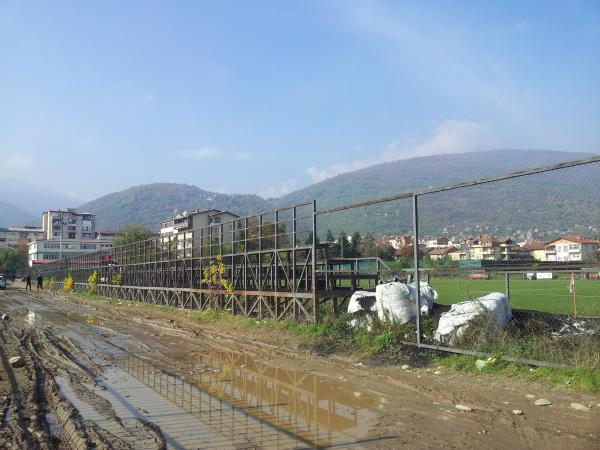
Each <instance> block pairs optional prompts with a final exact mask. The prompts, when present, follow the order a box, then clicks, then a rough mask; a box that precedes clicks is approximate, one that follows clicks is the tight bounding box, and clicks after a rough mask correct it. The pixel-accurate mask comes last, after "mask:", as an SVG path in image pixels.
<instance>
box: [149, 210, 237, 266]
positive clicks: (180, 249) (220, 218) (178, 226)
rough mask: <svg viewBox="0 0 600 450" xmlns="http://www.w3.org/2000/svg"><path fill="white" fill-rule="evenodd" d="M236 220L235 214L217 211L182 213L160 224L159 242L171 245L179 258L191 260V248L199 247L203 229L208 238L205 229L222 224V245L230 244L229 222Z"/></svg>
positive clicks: (217, 230)
mask: <svg viewBox="0 0 600 450" xmlns="http://www.w3.org/2000/svg"><path fill="white" fill-rule="evenodd" d="M238 218H239V216H238V215H237V214H234V213H231V212H229V211H220V210H218V209H208V210H204V211H200V210H195V211H184V212H182V213H180V214H177V215H176V216H175V217H173V218H170V219H166V220H163V221H162V222H160V241H161V243H163V244H169V243H172V244H170V246H171V248H174V249H176V250H177V256H178V257H179V258H191V257H192V256H193V248H194V247H198V246H199V245H200V238H201V236H202V230H203V229H205V231H204V236H205V237H208V232H207V230H206V227H208V226H209V225H214V226H216V225H220V224H223V225H222V228H223V243H230V242H231V240H232V235H231V231H232V230H233V227H232V224H231V223H229V222H230V221H232V220H235V219H238ZM218 233H219V229H215V230H214V234H215V235H218ZM175 243H176V244H175Z"/></svg>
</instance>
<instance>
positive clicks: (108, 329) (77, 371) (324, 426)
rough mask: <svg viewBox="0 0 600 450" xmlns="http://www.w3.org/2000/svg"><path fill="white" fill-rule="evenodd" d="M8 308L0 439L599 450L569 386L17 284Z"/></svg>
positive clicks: (81, 444)
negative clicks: (373, 355)
mask: <svg viewBox="0 0 600 450" xmlns="http://www.w3.org/2000/svg"><path fill="white" fill-rule="evenodd" d="M0 312H1V313H7V314H8V315H9V316H10V320H9V321H4V322H2V323H1V324H0V359H1V362H2V364H1V365H0V377H1V379H0V448H14V449H17V448H18V449H26V448H31V449H37V448H42V449H46V448H48V449H53V448H65V449H83V448H98V449H104V448H106V449H110V448H118V449H128V448H136V449H138V448H139V449H162V448H172V449H187V448H202V449H204V448H214V449H224V448H233V449H263V448H265V449H266V448H273V449H279V448H281V449H283V448H368V449H379V448H382V449H388V448H411V449H412V448H428V449H437V448H478V449H484V448H502V449H505V448H513V449H519V448H535V449H538V448H539V449H576V448H577V449H585V448H600V396H599V395H596V394H589V393H583V392H578V391H574V390H570V389H568V388H566V387H564V388H563V387H560V386H552V385H542V384H534V383H530V382H526V381H521V380H515V379H505V378H501V377H491V376H485V375H473V374H465V373H459V372H452V371H449V370H445V369H442V368H441V367H440V368H435V367H433V368H431V367H420V366H422V364H421V363H420V362H419V361H420V358H418V357H416V358H415V357H414V355H413V357H412V359H411V357H409V356H407V360H406V361H400V363H399V364H393V365H392V364H385V365H380V364H378V365H375V363H374V362H373V361H369V360H360V359H359V358H358V357H351V356H348V355H329V356H319V355H317V354H315V353H313V352H311V351H308V350H306V345H305V343H306V341H305V340H304V339H303V338H301V337H298V336H295V335H292V334H290V333H287V332H285V331H282V330H274V329H271V328H265V327H241V326H235V325H232V324H230V323H224V322H223V323H213V324H199V323H198V322H197V321H196V320H195V319H194V318H193V317H191V316H188V315H186V314H172V313H168V312H162V311H158V310H157V309H149V308H146V307H142V306H139V305H135V304H134V305H133V306H132V305H129V304H127V303H125V304H114V303H113V304H111V303H108V302H99V301H88V300H83V299H82V298H81V297H77V296H72V295H63V294H59V293H50V292H40V293H38V292H36V291H33V292H26V291H24V290H23V289H22V287H21V286H19V285H18V284H17V286H11V287H9V289H8V290H6V291H0ZM18 355H20V356H22V357H23V359H24V362H25V365H24V366H23V367H21V368H12V367H11V366H10V364H9V362H8V360H9V358H10V357H12V356H18ZM403 362H407V363H409V364H410V365H411V368H410V369H409V370H403V369H402V368H401V367H400V365H401V364H402V363H403ZM528 396H529V397H528ZM538 398H546V399H548V400H550V401H551V402H552V405H551V406H534V400H535V399H538ZM573 402H576V403H579V404H581V405H584V406H588V407H590V409H589V410H588V411H580V410H575V409H573V408H572V407H571V406H570V405H571V403H573ZM457 404H460V405H464V406H466V407H468V408H466V409H467V410H461V409H457V408H456V405H457ZM513 410H521V411H522V414H521V415H516V414H514V413H513Z"/></svg>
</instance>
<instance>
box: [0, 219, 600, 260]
mask: <svg viewBox="0 0 600 450" xmlns="http://www.w3.org/2000/svg"><path fill="white" fill-rule="evenodd" d="M237 218H239V216H238V215H237V214H234V213H232V212H230V211H221V210H219V209H214V208H213V209H206V210H198V209H196V210H192V211H183V212H181V213H179V214H175V215H174V216H173V217H170V218H167V219H164V220H162V221H160V223H159V224H158V229H159V230H160V231H159V233H157V234H156V236H157V237H159V238H160V242H161V243H163V244H166V243H172V245H173V248H176V249H177V257H178V258H189V257H191V256H192V255H193V252H192V247H193V245H194V242H198V241H199V239H198V238H199V233H201V231H200V229H201V228H203V227H206V226H209V225H212V224H226V225H225V226H227V224H228V223H229V222H230V221H232V220H235V219H237ZM227 235H228V233H224V236H227ZM357 235H358V238H359V239H360V238H361V235H360V234H355V235H353V236H354V237H355V236H357ZM353 236H347V237H346V238H345V239H346V240H348V242H349V243H351V240H352V239H353ZM116 237H117V233H115V232H112V231H111V232H105V231H97V230H96V216H95V215H94V214H91V213H88V212H80V211H77V210H74V209H70V208H68V209H58V210H48V211H45V212H44V213H43V214H42V226H41V227H32V226H28V227H10V228H0V248H1V247H9V248H17V249H20V250H21V251H22V252H23V253H27V255H28V262H29V266H30V267H32V266H35V265H41V264H45V263H48V262H50V261H56V260H60V259H68V258H73V257H75V256H78V255H81V254H85V253H92V252H96V251H103V250H109V249H111V248H113V247H114V242H115V239H116ZM355 238H356V237H355ZM377 240H378V241H379V242H381V243H382V244H383V245H385V246H387V247H388V248H390V252H388V253H386V257H387V258H394V259H398V258H402V257H412V255H413V250H412V245H413V239H412V236H411V235H400V236H383V237H380V238H377ZM332 242H334V241H332ZM335 243H336V244H335V245H339V242H338V241H337V240H335ZM599 248H600V241H599V240H596V239H592V238H588V237H585V236H576V235H565V236H561V237H558V238H555V239H552V240H549V241H539V240H533V239H526V240H523V241H521V242H517V241H516V240H514V239H512V238H510V237H495V236H490V235H478V236H475V237H471V238H463V237H457V238H448V237H425V238H423V239H420V240H419V254H420V255H421V257H424V258H429V259H430V260H432V261H530V262H533V261H540V262H581V263H593V262H598V261H599V260H600V250H599ZM342 255H343V253H342ZM347 256H350V254H348V255H347Z"/></svg>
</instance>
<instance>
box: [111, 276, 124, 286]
mask: <svg viewBox="0 0 600 450" xmlns="http://www.w3.org/2000/svg"><path fill="white" fill-rule="evenodd" d="M111 281H112V284H116V285H117V286H121V284H123V275H122V274H120V273H117V274H115V275H113V276H112V280H111Z"/></svg>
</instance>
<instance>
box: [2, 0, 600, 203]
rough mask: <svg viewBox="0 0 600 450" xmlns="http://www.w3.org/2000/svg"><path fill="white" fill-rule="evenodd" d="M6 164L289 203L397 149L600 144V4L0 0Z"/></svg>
mask: <svg viewBox="0 0 600 450" xmlns="http://www.w3.org/2000/svg"><path fill="white" fill-rule="evenodd" d="M0 55H1V57H0V161H1V162H0V166H3V167H5V168H7V169H8V170H3V172H4V173H3V175H2V176H6V174H7V173H8V174H9V175H8V176H12V177H15V178H21V179H27V180H29V181H30V182H32V183H36V184H40V185H42V184H43V185H45V186H51V187H52V189H54V190H56V191H59V192H63V193H68V194H70V195H73V196H76V197H79V198H82V199H93V198H95V197H97V196H100V195H103V194H106V193H109V192H113V191H116V190H120V189H124V188H127V187H130V186H133V185H137V184H141V183H150V182H155V181H171V182H184V183H188V184H194V185H197V186H199V187H200V188H203V189H207V190H216V191H220V192H226V193H249V192H251V193H258V194H261V195H266V196H279V195H281V194H284V193H286V192H289V191H291V190H294V189H297V188H300V187H302V186H305V185H307V184H310V183H312V182H314V181H320V180H322V179H325V178H327V177H330V176H333V175H335V174H338V173H341V172H344V171H348V170H353V169H356V168H360V167H364V166H366V165H369V164H374V163H378V162H382V161H387V160H394V159H400V158H408V157H412V156H421V155H428V154H438V153H454V152H460V151H473V150H485V149H493V148H508V147H510V148H535V149H554V150H564V151H587V152H594V153H596V152H600V126H599V124H600V2H597V1H589V2H576V1H572V2H565V1H557V2H552V1H543V2H520V1H515V2H510V1H503V2H479V1H471V2H468V1H429V2H400V1H392V2H385V1H356V2H353V1H339V2H336V1H294V2H292V1H272V2H268V1H253V2H246V1H241V0H238V1H189V2H182V1H179V2H175V1H174V2H166V1H160V2H153V1H139V2H136V1H127V2H123V1H102V2H100V1H97V2H91V1H90V2H77V1H72V2H65V1H55V2H45V1H39V2H32V1H13V0H0Z"/></svg>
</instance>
